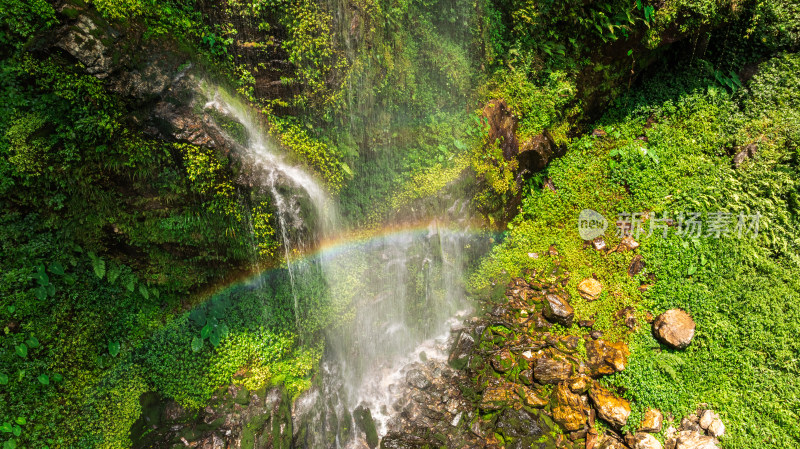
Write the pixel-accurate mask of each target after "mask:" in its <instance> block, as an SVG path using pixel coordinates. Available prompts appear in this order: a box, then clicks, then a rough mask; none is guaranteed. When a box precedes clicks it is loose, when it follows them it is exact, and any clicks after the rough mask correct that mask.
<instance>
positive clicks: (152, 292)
mask: <svg viewBox="0 0 800 449" xmlns="http://www.w3.org/2000/svg"><path fill="white" fill-rule="evenodd" d="M150 294H152V295H153V297H154V298H156V299H158V297H159V296H161V293H159V292H158V290H156V289H154V288H153V287H150Z"/></svg>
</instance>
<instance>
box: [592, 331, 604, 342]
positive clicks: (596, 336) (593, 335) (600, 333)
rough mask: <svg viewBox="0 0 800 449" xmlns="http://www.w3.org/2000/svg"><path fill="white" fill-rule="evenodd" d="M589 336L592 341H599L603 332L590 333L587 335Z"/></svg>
mask: <svg viewBox="0 0 800 449" xmlns="http://www.w3.org/2000/svg"><path fill="white" fill-rule="evenodd" d="M589 336H590V337H592V338H593V339H594V340H599V339H601V338H603V331H592V333H591V334H589Z"/></svg>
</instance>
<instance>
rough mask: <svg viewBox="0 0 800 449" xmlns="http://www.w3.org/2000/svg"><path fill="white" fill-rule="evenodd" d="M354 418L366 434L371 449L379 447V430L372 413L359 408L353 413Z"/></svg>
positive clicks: (366, 409) (361, 407)
mask: <svg viewBox="0 0 800 449" xmlns="http://www.w3.org/2000/svg"><path fill="white" fill-rule="evenodd" d="M353 418H354V419H355V421H356V425H358V428H359V429H361V431H362V432H364V435H365V436H366V438H367V445H368V446H369V447H370V449H375V448H376V447H378V442H379V438H378V429H377V428H376V427H375V420H373V419H372V412H370V410H369V409H368V408H366V407H364V406H358V408H356V409H355V410H354V411H353Z"/></svg>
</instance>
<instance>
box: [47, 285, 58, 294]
mask: <svg viewBox="0 0 800 449" xmlns="http://www.w3.org/2000/svg"><path fill="white" fill-rule="evenodd" d="M47 294H48V295H50V296H55V295H56V286H55V285H53V284H47Z"/></svg>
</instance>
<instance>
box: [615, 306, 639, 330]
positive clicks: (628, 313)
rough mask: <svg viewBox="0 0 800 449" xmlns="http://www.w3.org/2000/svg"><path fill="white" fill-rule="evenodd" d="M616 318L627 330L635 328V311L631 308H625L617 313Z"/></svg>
mask: <svg viewBox="0 0 800 449" xmlns="http://www.w3.org/2000/svg"><path fill="white" fill-rule="evenodd" d="M616 317H617V319H618V320H620V321H622V322H623V323H624V324H625V326H626V327H627V328H628V329H631V330H633V329H635V328H636V324H637V321H636V310H634V308H633V307H625V308H624V309H622V310H619V311H617V313H616Z"/></svg>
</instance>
